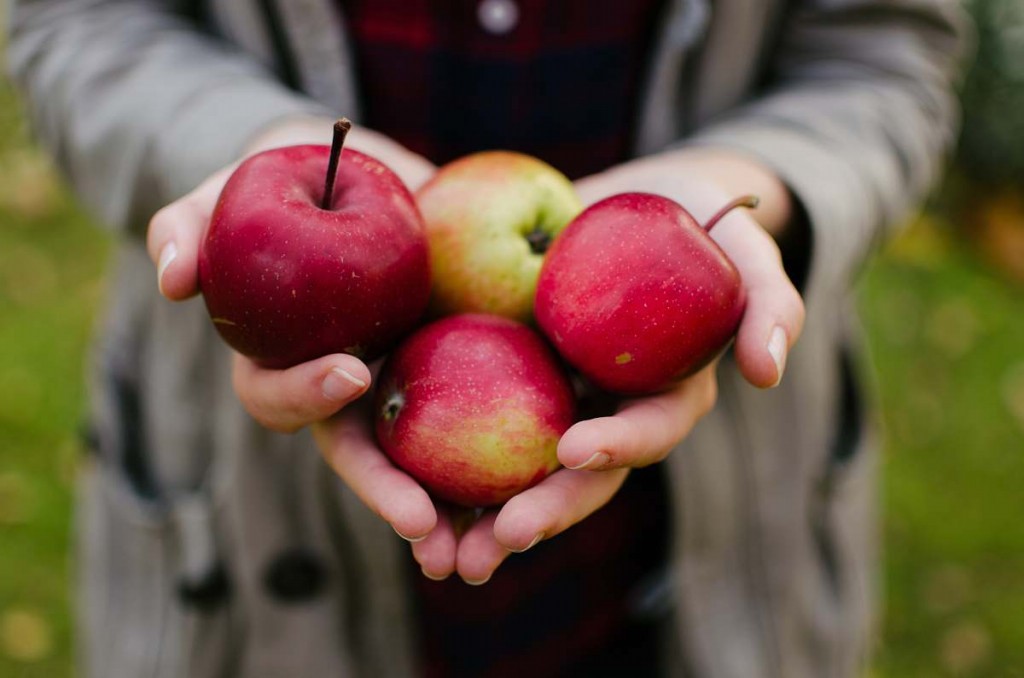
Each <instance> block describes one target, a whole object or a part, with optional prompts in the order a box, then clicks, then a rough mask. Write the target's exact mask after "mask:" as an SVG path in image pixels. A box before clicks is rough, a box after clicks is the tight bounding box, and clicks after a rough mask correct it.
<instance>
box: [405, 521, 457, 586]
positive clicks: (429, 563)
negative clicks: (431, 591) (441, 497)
mask: <svg viewBox="0 0 1024 678" xmlns="http://www.w3.org/2000/svg"><path fill="white" fill-rule="evenodd" d="M457 548H458V539H457V538H456V535H455V528H454V527H453V526H452V522H451V519H450V518H449V515H448V512H447V511H438V512H437V525H436V526H435V527H434V529H433V530H431V531H430V534H428V535H427V536H426V538H424V539H421V540H420V541H417V542H414V543H413V545H412V556H413V558H415V559H416V562H417V563H419V565H420V569H421V570H423V576H425V577H426V578H427V579H433V580H434V581H441V580H444V579H447V578H448V577H449V576H450V575H451V573H452V572H454V571H455V552H456V549H457Z"/></svg>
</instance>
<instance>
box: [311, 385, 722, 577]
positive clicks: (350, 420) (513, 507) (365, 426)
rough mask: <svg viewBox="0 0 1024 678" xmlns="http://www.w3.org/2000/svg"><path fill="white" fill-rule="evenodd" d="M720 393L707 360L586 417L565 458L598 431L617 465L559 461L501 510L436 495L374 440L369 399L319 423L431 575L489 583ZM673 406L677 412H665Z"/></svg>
mask: <svg viewBox="0 0 1024 678" xmlns="http://www.w3.org/2000/svg"><path fill="white" fill-rule="evenodd" d="M714 398H715V380H714V367H707V368H705V369H704V370H702V371H701V372H700V373H698V374H696V375H694V376H693V377H691V378H689V379H686V380H684V381H682V382H680V384H679V385H677V386H676V388H674V389H673V390H671V391H669V392H667V393H663V394H660V395H658V396H655V397H653V398H647V399H644V400H642V401H641V400H638V401H635V402H630V403H627V404H624V405H623V406H622V407H621V408H620V410H619V412H618V414H616V415H615V416H614V417H607V418H605V419H593V420H590V421H587V422H580V423H578V424H576V425H575V426H573V427H572V428H571V429H570V430H569V431H568V432H567V433H566V434H565V436H564V437H563V438H562V440H561V441H560V443H559V457H560V458H564V456H565V454H567V453H568V454H576V453H578V452H579V450H580V448H581V447H587V446H589V445H591V443H593V442H594V440H595V439H596V440H597V441H598V443H599V444H600V445H601V446H602V447H601V449H602V450H606V451H607V452H608V453H609V454H610V455H611V456H612V458H613V459H615V461H614V462H612V464H613V465H614V466H616V468H615V469H613V470H609V471H607V472H602V473H592V472H590V471H585V470H573V469H568V468H566V469H560V470H558V471H556V472H555V473H553V474H552V475H550V476H548V477H547V478H545V479H544V480H542V481H541V482H540V483H538V484H537V485H535V486H534V487H532V488H530V489H528V490H526V491H524V492H522V493H520V494H518V495H516V496H515V497H513V498H512V499H510V500H509V501H508V502H507V503H506V504H505V505H504V506H502V507H501V508H500V509H490V510H486V511H483V512H482V513H480V514H479V515H477V514H476V513H475V512H472V511H468V510H466V509H461V508H456V507H451V506H447V505H443V504H434V502H432V501H431V499H430V497H429V495H427V493H426V491H425V490H424V489H423V488H422V487H421V486H420V485H419V484H418V483H416V481H414V480H413V479H412V478H410V477H409V476H408V475H406V474H405V473H404V472H402V471H400V470H399V469H397V468H395V467H394V466H393V465H392V464H391V462H390V460H389V459H388V458H387V457H386V456H385V455H384V453H383V452H381V450H380V449H379V448H378V446H377V444H376V441H375V439H374V435H373V430H372V424H371V423H370V422H371V421H372V418H371V416H370V415H371V412H369V411H368V408H369V404H368V403H367V402H366V400H365V399H364V400H362V401H359V402H357V403H355V404H353V405H352V406H350V407H348V408H346V409H345V410H344V411H342V412H341V413H340V414H338V415H337V417H335V418H334V419H332V420H331V423H330V424H329V425H318V426H315V427H314V429H313V430H314V432H315V433H316V436H317V443H318V446H319V447H320V449H321V451H322V452H323V454H324V458H325V459H326V460H327V462H328V464H330V466H331V467H332V468H333V469H334V470H335V472H336V473H337V474H338V475H339V476H341V478H342V479H343V480H344V481H345V483H346V484H347V485H348V486H349V487H350V488H352V489H353V491H355V492H356V494H357V495H358V496H359V498H360V499H361V500H362V501H363V502H364V503H365V504H366V505H367V506H368V507H370V509H371V510H373V511H374V512H375V513H377V514H378V515H379V516H381V517H382V518H383V519H384V520H386V521H387V522H388V523H390V524H391V526H392V527H393V528H394V530H395V532H397V533H398V534H399V535H400V536H402V537H403V538H404V539H406V540H408V541H410V542H412V552H413V557H414V558H415V559H416V561H417V562H418V563H419V564H420V567H421V568H422V570H423V574H424V575H425V576H427V577H429V578H431V579H444V578H446V577H448V576H449V575H451V574H453V573H458V575H459V576H460V577H462V579H463V580H465V581H466V582H467V583H470V584H482V583H484V582H486V581H487V580H488V579H490V577H491V575H492V574H493V573H494V571H495V570H496V569H497V568H498V566H499V565H501V563H502V562H503V561H504V560H505V558H507V557H508V556H509V555H510V554H511V553H513V552H522V551H525V550H527V549H529V548H531V547H532V546H534V545H535V544H536V543H537V542H539V541H540V540H541V539H546V538H550V537H553V536H555V535H556V534H558V533H560V532H562V531H564V530H566V529H568V528H569V527H571V526H572V525H575V524H576V523H578V522H580V521H581V520H583V519H584V518H586V517H587V516H589V515H590V514H591V513H593V512H594V511H596V510H597V509H599V508H600V507H601V506H603V505H604V504H605V503H607V502H608V500H609V499H611V497H613V496H614V495H615V493H616V492H617V491H618V489H619V488H620V487H621V486H622V483H623V482H624V481H625V479H626V476H627V474H628V473H629V469H628V468H627V467H629V466H644V465H646V464H649V463H653V462H655V461H657V460H659V459H661V458H663V457H664V456H665V455H666V454H667V453H668V451H669V450H670V449H671V448H672V447H673V446H674V445H675V443H676V442H677V441H678V440H680V439H682V438H684V437H685V436H686V435H687V434H688V433H689V431H690V429H691V428H692V427H693V425H694V424H695V423H696V422H697V421H698V420H699V419H700V417H702V416H703V415H704V414H706V413H707V412H708V411H709V410H710V409H711V407H712V405H713V403H714ZM667 412H672V413H677V414H676V415H675V416H671V417H667V416H665V414H666V413H667ZM588 425H590V426H588ZM637 432H644V434H645V435H644V436H643V437H641V436H640V435H637ZM605 435H607V436H608V437H607V438H606V439H602V436H605Z"/></svg>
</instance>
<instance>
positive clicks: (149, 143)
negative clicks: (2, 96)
mask: <svg viewBox="0 0 1024 678" xmlns="http://www.w3.org/2000/svg"><path fill="white" fill-rule="evenodd" d="M178 4H179V3H176V2H173V1H172V0H161V1H152V2H116V1H114V0H106V1H102V0H99V1H97V0H91V1H88V2H87V1H84V0H59V1H57V2H54V1H50V0H35V1H24V0H23V1H19V2H15V3H13V5H12V8H11V12H10V39H9V47H8V57H9V58H8V63H9V68H10V70H11V74H12V75H13V77H14V80H15V82H16V83H17V85H18V86H19V88H20V89H21V91H22V93H23V95H24V98H25V101H26V104H27V109H28V112H29V114H30V116H31V118H32V121H33V127H34V130H35V132H36V134H37V135H38V136H39V137H40V140H41V141H42V142H43V144H44V145H45V146H47V147H48V148H49V149H50V151H51V152H52V153H53V155H54V157H55V158H56V159H57V162H58V164H59V165H60V167H61V169H62V171H63V172H64V173H65V175H66V176H67V177H68V179H69V180H70V182H71V184H72V185H73V187H74V189H75V190H76V192H77V193H78V194H79V195H80V197H81V198H82V199H83V201H84V202H85V203H86V204H87V205H88V206H90V207H91V208H92V209H93V210H94V211H96V212H97V213H98V214H99V215H100V216H101V217H102V219H103V221H105V222H106V223H108V224H110V225H111V226H113V227H117V228H122V229H126V230H131V231H134V232H135V233H137V234H141V233H142V232H143V231H144V227H145V225H146V222H147V221H148V219H149V217H150V216H151V215H152V214H153V212H155V211H156V210H157V209H158V208H159V207H161V206H162V205H164V204H166V203H167V202H170V201H171V200H174V199H176V198H178V197H180V196H181V195H183V194H184V193H186V192H188V191H189V190H191V189H192V188H194V187H195V186H196V185H197V184H198V183H199V182H200V181H202V179H203V178H204V177H206V176H207V175H209V174H210V173H211V172H213V171H214V170H216V169H217V168H219V167H221V166H223V165H225V164H227V163H228V162H230V161H232V160H234V159H235V158H236V157H237V156H238V154H239V152H240V151H241V149H242V147H243V145H244V143H245V141H246V139H248V138H249V137H251V136H252V135H253V134H254V133H255V132H256V131H257V130H259V129H261V128H264V127H265V126H266V125H267V124H268V123H270V122H271V121H273V120H276V119H279V118H281V117H283V116H289V115H296V114H300V113H305V114H315V113H318V112H322V107H320V106H318V105H317V104H316V103H315V102H313V101H311V100H309V99H308V98H305V97H303V96H301V95H298V94H296V93H294V92H291V91H289V90H287V89H286V88H285V87H283V86H282V85H280V84H279V83H278V82H277V81H276V79H275V77H274V75H273V74H272V73H270V72H269V71H267V70H266V69H265V68H264V67H263V66H262V65H261V64H259V63H257V62H256V60H255V59H253V58H251V57H249V56H248V55H245V54H242V53H241V52H238V51H234V50H233V49H232V48H231V47H230V46H229V45H227V44H224V43H221V42H219V41H217V40H216V39H215V38H212V37H210V36H209V35H206V34H204V33H203V32H202V31H201V30H200V29H199V28H198V27H197V26H194V25H193V24H191V23H189V21H187V20H186V19H184V18H183V17H181V16H179V15H178V13H177V10H176V9H175V8H176V7H177V5H178Z"/></svg>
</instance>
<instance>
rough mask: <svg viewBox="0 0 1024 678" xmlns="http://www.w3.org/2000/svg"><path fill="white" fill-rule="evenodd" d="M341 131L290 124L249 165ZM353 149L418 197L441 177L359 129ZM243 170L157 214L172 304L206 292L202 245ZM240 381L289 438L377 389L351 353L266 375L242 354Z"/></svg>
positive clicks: (155, 238)
mask: <svg viewBox="0 0 1024 678" xmlns="http://www.w3.org/2000/svg"><path fill="white" fill-rule="evenodd" d="M333 124H334V120H331V119H323V118H290V119H286V120H283V121H281V122H279V123H277V124H275V125H273V126H271V127H269V128H267V129H265V130H264V131H263V132H262V133H261V134H259V135H258V136H257V137H256V138H254V139H253V140H252V141H251V142H250V143H249V145H248V146H247V147H246V149H245V151H244V152H243V158H244V157H247V156H249V155H253V154H255V153H258V152H260V151H263V150H267V149H269V148H274V147H278V146H287V145H292V144H303V143H322V144H330V142H331V134H332V128H333ZM346 147H349V148H355V149H357V150H361V151H364V152H366V153H369V154H370V155H373V156H375V157H377V158H378V159H380V160H381V161H382V162H384V163H385V164H386V165H388V166H389V167H390V168H391V169H392V170H394V171H395V173H397V174H398V175H399V176H400V177H401V178H402V179H403V181H405V182H406V184H407V185H408V186H409V187H410V190H414V189H415V188H416V187H418V186H419V185H420V184H421V183H423V182H424V181H426V180H427V179H428V178H429V177H430V176H431V175H432V174H433V172H434V171H435V168H434V166H433V165H431V164H430V163H429V162H428V161H427V160H426V159H424V158H422V157H420V156H418V155H416V154H414V153H412V152H410V151H408V150H406V149H404V148H402V147H401V146H400V145H398V144H396V143H395V142H393V141H391V140H389V139H387V138H386V137H384V136H382V135H380V134H378V133H376V132H372V131H370V130H367V129H363V128H355V129H353V130H352V132H351V133H350V134H349V136H348V138H347V139H346ZM239 162H241V159H240V160H239ZM237 165H238V163H234V164H232V165H230V166H228V167H225V168H223V169H221V170H220V171H218V172H216V173H214V174H213V175H211V176H210V177H209V178H207V179H206V180H205V181H204V182H203V183H202V184H200V185H199V186H198V187H197V188H196V189H195V190H194V191H192V192H191V193H189V194H188V195H186V196H184V197H182V198H181V199H179V200H176V201H175V202H173V203H171V204H170V205H168V206H167V207H165V208H163V209H162V210H160V211H159V212H157V214H156V215H155V216H154V217H153V219H152V221H151V222H150V224H149V234H148V238H147V247H148V249H149V254H150V257H152V259H153V261H154V263H156V264H157V282H158V285H159V287H160V291H161V293H162V294H163V295H164V296H165V297H167V298H168V299H171V300H175V301H180V300H183V299H187V298H189V297H192V296H194V295H195V294H197V293H198V292H199V287H198V255H199V243H200V241H201V239H202V237H203V234H204V233H205V231H206V227H207V225H208V223H209V221H210V216H211V215H212V214H213V209H214V206H215V205H216V202H217V198H218V196H219V195H220V192H221V189H222V188H223V187H224V184H225V182H227V180H228V177H230V176H231V173H232V172H233V171H234V169H235V167H236V166H237ZM232 377H233V383H234V387H235V391H236V393H237V394H238V397H239V399H240V400H241V402H242V404H243V405H244V406H245V408H246V410H247V411H248V412H249V413H250V414H251V415H252V416H253V417H254V418H255V419H256V420H257V421H258V422H260V423H261V424H263V425H264V426H266V427H267V428H270V429H273V430H275V431H284V432H290V431H295V430H297V429H299V428H302V427H303V426H305V425H307V424H309V423H312V422H314V421H319V420H321V419H324V418H326V417H329V416H330V415H332V414H333V413H335V412H337V411H338V410H339V409H340V408H342V407H343V406H344V405H346V404H347V403H349V402H351V401H352V400H354V399H356V398H358V397H359V396H360V395H362V394H363V393H364V392H366V390H367V388H368V387H369V384H370V372H369V370H368V369H367V367H366V365H364V364H363V363H362V362H361V361H360V360H358V359H357V358H354V357H353V356H350V355H346V354H335V355H328V356H324V357H322V358H319V359H317V360H313V361H310V362H307V363H303V364H301V365H297V366H295V367H292V368H290V369H287V370H267V369H263V368H260V367H259V366H257V365H256V364H255V363H253V362H252V361H250V360H248V359H246V358H244V357H242V356H240V355H237V354H236V355H235V358H234V361H233V372H232Z"/></svg>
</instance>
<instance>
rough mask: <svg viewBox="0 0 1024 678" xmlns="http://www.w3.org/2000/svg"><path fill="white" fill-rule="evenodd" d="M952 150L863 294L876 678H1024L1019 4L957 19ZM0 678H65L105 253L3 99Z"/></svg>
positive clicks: (1023, 90) (976, 8) (104, 242)
mask: <svg viewBox="0 0 1024 678" xmlns="http://www.w3.org/2000/svg"><path fill="white" fill-rule="evenodd" d="M969 7H970V8H971V11H972V13H974V14H975V16H976V18H977V19H978V32H979V35H980V37H981V42H980V44H979V49H978V62H977V65H976V66H975V67H974V68H973V69H972V70H971V71H970V73H969V75H968V77H967V79H966V81H965V83H964V89H963V95H964V133H963V136H962V140H961V143H960V146H959V151H958V157H957V161H956V164H955V166H954V171H953V172H952V173H951V175H950V179H949V180H947V182H946V184H945V185H944V186H943V187H942V189H941V190H940V191H939V193H938V197H939V199H937V200H935V201H933V208H932V209H931V210H930V211H929V212H928V213H927V214H926V215H925V216H923V217H921V218H920V219H918V220H917V221H916V222H915V223H914V224H913V225H912V226H911V228H910V229H909V230H908V232H907V233H906V234H905V235H904V236H902V237H901V238H899V239H898V240H896V241H895V242H893V243H892V244H891V245H890V246H889V247H888V248H887V250H886V251H885V252H884V253H883V254H882V255H881V256H880V257H879V258H878V259H877V260H876V261H875V262H874V263H873V264H872V265H871V266H870V267H869V268H868V270H867V272H866V274H865V276H864V278H863V280H862V282H861V286H860V289H859V302H860V303H859V306H860V311H861V315H862V317H863V320H864V325H865V329H866V334H867V338H868V345H869V348H870V356H871V363H872V365H873V366H874V369H875V381H876V382H877V391H878V397H879V400H880V406H881V407H880V418H881V423H882V429H883V431H884V440H885V456H884V459H885V463H884V490H885V492H884V509H885V512H884V515H885V557H886V567H885V572H884V583H885V589H884V590H885V615H884V621H883V628H882V629H881V638H880V641H879V652H878V659H877V662H876V666H875V668H874V669H873V670H872V675H874V676H879V677H881V676H884V677H886V678H916V677H919V676H920V677H922V678H923V677H925V676H928V677H931V676H979V677H981V676H993V677H999V678H1024V529H1022V528H1021V527H1020V525H1019V520H1020V517H1021V516H1022V515H1024V491H1022V490H1021V485H1022V481H1024V197H1022V195H1021V191H1020V188H1019V187H1020V186H1021V182H1020V180H1021V178H1022V176H1024V115H1022V114H1021V111H1024V1H1022V0H973V1H972V2H971V3H970V4H969ZM0 177H2V181H0V545H2V546H0V676H2V677H3V678H7V677H8V676H11V677H14V676H17V677H22V678H32V677H36V676H38V677H40V678H42V677H45V678H60V677H62V676H68V675H71V673H72V670H71V654H72V650H71V639H72V622H71V618H72V611H71V606H70V604H69V601H70V598H71V596H70V594H69V592H70V590H71V581H72V580H71V568H70V567H69V557H68V553H69V544H70V541H71V536H72V534H71V529H72V527H71V525H72V523H71V493H72V489H73V477H74V467H75V464H76V460H77V459H78V457H79V455H80V447H81V445H80V443H79V441H78V430H79V422H80V421H81V418H82V412H83V410H84V398H85V395H84V385H83V373H84V356H85V349H86V346H87V342H88V338H89V336H90V334H91V331H92V330H91V328H92V324H93V322H94V320H93V319H94V317H95V314H96V312H97V311H98V309H99V308H100V307H101V305H102V297H103V287H102V285H103V278H102V272H103V270H104V265H105V261H106V257H107V253H108V249H109V244H110V243H109V241H108V238H107V237H106V236H105V235H103V233H102V232H101V231H100V230H98V229H97V228H96V227H95V225H94V224H93V223H92V222H91V220H90V219H89V218H88V217H87V216H86V215H84V214H83V213H82V212H81V211H80V208H78V207H77V206H76V205H75V203H74V201H73V200H72V198H71V197H70V196H69V195H68V194H67V192H66V191H65V190H64V189H62V188H61V186H60V183H59V181H58V180H57V178H56V177H55V175H54V172H53V170H52V168H51V167H50V165H49V164H48V163H47V162H46V160H45V159H44V158H43V156H42V155H41V154H40V153H39V152H38V151H37V150H36V149H34V148H33V147H32V146H31V144H30V142H29V138H28V134H27V131H26V129H25V125H24V122H23V118H22V116H21V114H20V111H19V110H18V107H17V106H16V104H15V101H14V98H13V95H12V93H11V91H10V88H9V87H8V86H6V85H4V84H3V83H0Z"/></svg>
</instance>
